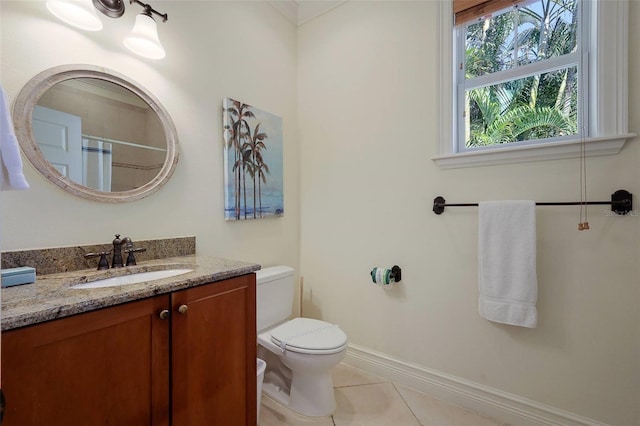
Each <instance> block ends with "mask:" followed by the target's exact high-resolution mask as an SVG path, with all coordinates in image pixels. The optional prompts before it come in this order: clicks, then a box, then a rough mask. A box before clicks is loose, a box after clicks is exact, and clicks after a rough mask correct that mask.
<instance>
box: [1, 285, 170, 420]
mask: <svg viewBox="0 0 640 426" xmlns="http://www.w3.org/2000/svg"><path fill="white" fill-rule="evenodd" d="M168 308H169V296H157V297H154V298H150V299H145V300H141V301H137V302H131V303H127V304H123V305H118V306H115V307H111V308H105V309H100V310H97V311H93V312H88V313H85V314H81V315H76V316H72V317H67V318H62V319H59V320H54V321H49V322H46V323H42V324H38V325H34V326H30V327H25V328H21V329H16V330H12V331H8V332H4V333H2V389H3V391H4V393H5V396H6V402H7V405H6V412H5V418H4V422H3V426H23V425H24V426H42V425H47V426H58V425H59V426H86V425H95V426H102V425H119V426H124V425H131V426H133V425H135V426H143V425H149V426H168V425H169V350H168V347H169V324H168V320H162V319H160V317H159V313H160V311H162V310H163V309H168Z"/></svg>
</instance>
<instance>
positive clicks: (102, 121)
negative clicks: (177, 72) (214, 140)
mask: <svg viewBox="0 0 640 426" xmlns="http://www.w3.org/2000/svg"><path fill="white" fill-rule="evenodd" d="M14 124H15V127H16V135H17V136H18V140H19V142H20V146H21V147H22V150H23V152H24V153H25V155H26V156H27V158H28V159H29V161H30V162H31V163H32V164H33V165H34V167H35V168H36V169H37V170H38V172H39V173H40V174H42V175H43V176H44V177H46V178H47V179H48V180H49V181H51V182H52V183H54V184H56V185H58V186H60V187H61V188H63V189H65V190H66V191H68V192H70V193H72V194H74V195H78V196H80V197H84V198H88V199H92V200H96V201H105V202H124V201H132V200H137V199H140V198H143V197H146V196H148V195H150V194H152V193H153V192H155V191H157V190H158V189H159V188H160V187H161V186H162V185H164V184H165V183H166V181H167V180H168V179H169V178H170V177H171V175H172V174H173V170H174V169H175V165H176V163H177V161H178V151H177V133H176V130H175V127H174V126H173V122H172V121H171V118H170V117H169V114H168V113H167V112H166V110H165V109H164V108H163V107H162V106H161V105H160V103H159V102H158V101H157V100H156V98H155V97H154V96H153V95H152V94H150V93H148V92H146V91H145V90H144V89H142V88H141V87H140V85H138V84H137V83H135V82H133V81H132V80H130V79H128V78H127V77H125V76H122V75H120V74H118V73H115V72H113V71H107V70H105V69H104V68H98V67H94V66H91V65H64V66H60V67H55V68H52V69H50V70H46V71H44V72H42V73H40V74H38V75H37V76H35V77H34V78H33V79H31V80H30V81H29V82H28V83H27V85H26V86H25V87H24V88H23V89H22V91H21V92H20V94H19V95H18V97H17V99H16V102H15V105H14Z"/></svg>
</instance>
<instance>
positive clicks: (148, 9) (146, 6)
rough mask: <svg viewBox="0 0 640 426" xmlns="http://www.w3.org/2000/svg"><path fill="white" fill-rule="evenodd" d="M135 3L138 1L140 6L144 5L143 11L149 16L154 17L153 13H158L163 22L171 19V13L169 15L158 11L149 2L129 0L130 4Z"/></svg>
mask: <svg viewBox="0 0 640 426" xmlns="http://www.w3.org/2000/svg"><path fill="white" fill-rule="evenodd" d="M133 3H137V4H139V5H140V6H142V7H143V8H144V11H143V12H142V13H144V14H145V15H147V16H149V17H153V16H152V15H151V14H152V13H155V14H156V15H158V16H159V17H161V18H162V22H167V19H169V15H167V14H166V13H164V14H162V13H160V12H158V11H157V10H155V9H154V8H152V7H151V6H150V5H149V4H145V3H142V2H141V1H140V0H129V4H133Z"/></svg>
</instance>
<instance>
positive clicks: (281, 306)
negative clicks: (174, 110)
mask: <svg viewBox="0 0 640 426" xmlns="http://www.w3.org/2000/svg"><path fill="white" fill-rule="evenodd" d="M294 285H295V283H294V271H293V268H290V267H288V266H272V267H269V268H264V269H261V270H259V271H256V323H257V330H258V333H259V332H260V331H262V330H264V329H266V328H269V327H272V326H274V325H276V324H279V323H281V322H283V321H286V320H287V319H289V316H290V315H291V309H292V305H293V289H294Z"/></svg>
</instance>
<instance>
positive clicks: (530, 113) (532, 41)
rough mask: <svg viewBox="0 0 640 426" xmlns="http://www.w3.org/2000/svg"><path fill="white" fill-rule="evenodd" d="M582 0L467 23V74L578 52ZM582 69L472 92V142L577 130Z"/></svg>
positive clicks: (542, 2)
mask: <svg viewBox="0 0 640 426" xmlns="http://www.w3.org/2000/svg"><path fill="white" fill-rule="evenodd" d="M577 2H578V0H539V1H537V2H535V3H533V4H529V5H528V6H526V7H520V8H515V9H513V10H511V11H509V12H507V13H504V14H500V15H497V16H494V17H491V18H487V19H485V20H482V21H480V22H477V23H473V24H471V25H468V26H467V30H466V53H465V78H466V79H473V78H475V77H479V76H483V75H487V74H492V73H497V72H501V71H505V70H509V69H512V68H514V67H519V66H524V65H527V64H529V63H532V62H537V61H541V60H545V59H548V58H551V57H557V56H561V55H566V54H569V53H572V52H575V51H576V49H577V43H576V31H577V23H578V21H577ZM577 91H578V86H577V68H576V67H575V66H569V67H567V68H563V69H560V70H555V71H551V72H547V73H543V74H538V75H533V76H530V77H526V78H520V79H516V80H512V81H506V82H503V83H500V84H495V85H492V86H488V87H482V88H477V89H473V90H468V91H467V92H466V105H465V112H466V114H468V117H467V120H468V123H467V125H468V131H469V134H468V135H467V142H466V145H467V147H477V146H486V145H495V144H503V143H510V142H517V141H525V140H534V139H546V138H552V137H558V136H565V135H570V134H575V133H576V132H577V98H578V97H577Z"/></svg>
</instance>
